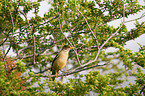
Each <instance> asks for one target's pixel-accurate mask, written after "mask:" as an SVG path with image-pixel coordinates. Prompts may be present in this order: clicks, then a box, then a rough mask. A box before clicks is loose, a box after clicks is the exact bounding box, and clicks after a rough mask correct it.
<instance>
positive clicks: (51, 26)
mask: <svg viewBox="0 0 145 96" xmlns="http://www.w3.org/2000/svg"><path fill="white" fill-rule="evenodd" d="M41 2H44V1H43V0H38V1H37V2H31V1H29V0H4V1H0V5H1V6H0V22H1V23H0V46H1V49H2V50H1V51H0V52H1V53H0V56H1V58H0V95H3V96H4V95H5V96H7V95H8V96H13V95H16V96H17V95H18V96H19V95H21V96H27V95H28V96H29V95H34V96H41V95H46V96H49V95H50V96H57V95H58V96H59V95H60V96H61V95H63V96H83V95H87V94H88V95H92V94H94V95H99V96H113V95H117V96H118V95H120V96H128V95H137V96H141V95H142V94H145V91H144V90H145V89H144V87H145V85H144V84H145V74H144V73H143V70H144V68H145V64H144V62H145V54H144V53H145V51H144V50H145V46H142V45H140V44H138V45H139V46H140V49H139V51H137V52H132V51H131V50H129V49H125V48H124V46H125V44H126V42H127V41H129V40H134V39H136V38H138V37H139V36H141V35H142V34H144V33H145V25H144V21H143V22H142V23H139V22H138V21H137V20H138V19H140V18H142V17H143V16H142V17H140V18H138V19H136V23H135V28H134V29H131V30H127V27H126V24H125V23H126V22H127V21H124V20H123V21H122V23H121V24H120V26H119V27H117V28H115V27H114V26H110V25H108V23H109V22H111V21H114V20H122V18H129V16H130V15H134V14H136V13H138V12H140V11H142V10H144V9H145V6H143V5H140V4H139V3H138V1H137V0H122V1H120V0H90V1H89V0H53V1H51V0H50V1H49V2H48V3H49V4H50V5H51V8H49V9H48V12H46V13H45V14H44V15H43V17H41V16H39V14H38V13H39V9H40V3H41ZM45 2H46V1H45ZM30 12H33V14H34V16H32V17H31V18H29V17H28V14H29V13H30ZM133 21H134V20H133ZM116 22H117V21H116ZM128 22H129V21H128ZM65 34H67V36H66V35H65ZM65 44H69V45H71V46H74V47H75V48H76V49H75V50H72V51H71V52H70V56H69V60H68V64H67V66H71V68H70V69H69V70H68V71H69V73H68V74H67V75H68V76H66V77H68V79H67V81H65V80H64V81H63V79H62V78H63V76H65V74H60V75H58V79H57V80H56V81H51V77H53V76H52V75H51V72H50V71H49V70H50V67H51V62H52V60H53V58H54V55H56V49H57V50H60V49H61V47H62V45H65ZM112 47H113V48H115V49H116V50H117V51H114V52H105V50H106V49H108V48H112ZM10 50H12V51H13V52H14V53H16V54H17V55H16V56H15V57H12V58H10V57H8V56H7V55H8V53H9V52H10ZM101 64H104V65H101ZM99 65H100V66H99ZM90 70H91V71H90ZM82 73H83V74H82ZM60 77H61V78H60ZM131 77H132V78H135V80H134V83H133V82H130V80H131V79H130V78H131ZM61 80H62V81H61ZM126 83H129V84H126ZM125 84H126V85H125Z"/></svg>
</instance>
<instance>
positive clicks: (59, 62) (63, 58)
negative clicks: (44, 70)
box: [51, 45, 74, 81]
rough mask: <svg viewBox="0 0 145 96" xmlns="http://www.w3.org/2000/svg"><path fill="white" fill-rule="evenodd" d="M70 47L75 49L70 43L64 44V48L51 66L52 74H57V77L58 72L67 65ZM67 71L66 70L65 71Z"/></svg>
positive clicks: (53, 78)
mask: <svg viewBox="0 0 145 96" xmlns="http://www.w3.org/2000/svg"><path fill="white" fill-rule="evenodd" d="M70 49H74V47H70V46H69V45H64V46H63V48H62V50H61V51H60V52H59V53H58V54H57V55H56V56H55V58H54V60H53V62H52V66H51V71H52V75H55V77H57V72H58V71H59V70H60V71H61V72H64V71H62V69H63V68H64V67H65V65H66V62H67V59H68V53H69V50H70ZM64 73H66V72H64ZM55 77H52V80H53V81H54V80H55Z"/></svg>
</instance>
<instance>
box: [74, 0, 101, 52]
mask: <svg viewBox="0 0 145 96" xmlns="http://www.w3.org/2000/svg"><path fill="white" fill-rule="evenodd" d="M75 7H76V9H77V11H78V12H79V13H80V14H81V15H82V16H83V18H84V19H85V21H86V23H87V25H88V27H89V29H90V31H91V33H92V34H93V36H94V38H95V40H96V42H97V46H98V49H99V42H98V40H97V37H96V36H95V34H94V32H93V31H92V29H91V27H90V25H89V23H88V21H87V19H86V18H85V16H84V15H83V14H82V13H81V11H79V9H78V8H77V6H76V0H75Z"/></svg>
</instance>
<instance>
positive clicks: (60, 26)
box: [58, 13, 81, 65]
mask: <svg viewBox="0 0 145 96" xmlns="http://www.w3.org/2000/svg"><path fill="white" fill-rule="evenodd" d="M58 14H59V13H58ZM58 21H59V26H60V30H61V33H62V34H63V35H64V33H63V30H62V28H61V24H60V19H59V18H58ZM64 36H65V35H64ZM65 38H66V39H67V41H68V42H69V43H70V45H71V46H73V45H72V43H71V42H70V40H69V39H68V38H67V37H66V36H65ZM73 50H74V52H75V54H76V57H77V61H78V63H79V65H81V62H80V60H79V57H78V54H77V51H76V50H75V49H73Z"/></svg>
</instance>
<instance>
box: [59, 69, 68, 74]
mask: <svg viewBox="0 0 145 96" xmlns="http://www.w3.org/2000/svg"><path fill="white" fill-rule="evenodd" d="M60 71H61V72H63V73H65V75H67V74H68V73H69V72H65V71H62V70H60Z"/></svg>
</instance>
